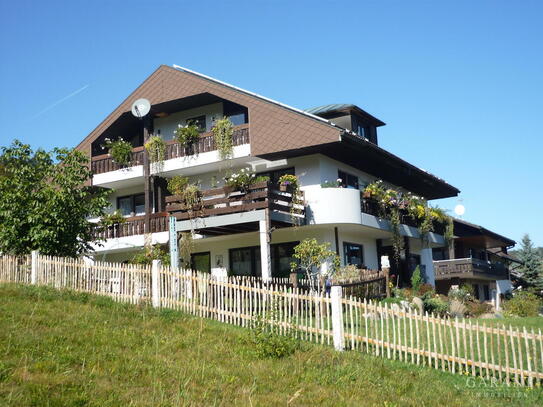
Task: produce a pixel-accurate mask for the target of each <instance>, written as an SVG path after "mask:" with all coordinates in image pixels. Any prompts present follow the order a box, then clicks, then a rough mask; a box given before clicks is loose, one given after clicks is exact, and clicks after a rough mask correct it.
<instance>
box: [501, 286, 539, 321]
mask: <svg viewBox="0 0 543 407" xmlns="http://www.w3.org/2000/svg"><path fill="white" fill-rule="evenodd" d="M540 308H541V300H540V299H539V298H538V297H537V296H536V295H535V294H532V293H529V292H526V291H519V292H517V293H515V294H514V295H513V297H512V298H511V299H510V300H509V301H506V302H505V303H504V305H503V310H504V313H505V315H507V316H515V317H536V316H537V315H539V310H540Z"/></svg>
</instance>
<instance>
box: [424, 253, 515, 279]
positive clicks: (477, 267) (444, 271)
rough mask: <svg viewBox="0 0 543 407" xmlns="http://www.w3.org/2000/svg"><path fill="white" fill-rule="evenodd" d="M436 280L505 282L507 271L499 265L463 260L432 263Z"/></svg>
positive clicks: (476, 260) (475, 260) (507, 277)
mask: <svg viewBox="0 0 543 407" xmlns="http://www.w3.org/2000/svg"><path fill="white" fill-rule="evenodd" d="M434 270H435V276H436V280H447V279H451V278H461V279H477V280H507V279H509V271H508V269H507V267H506V266H505V265H503V264H501V263H492V262H488V261H484V260H479V259H473V258H465V259H451V260H436V261H434Z"/></svg>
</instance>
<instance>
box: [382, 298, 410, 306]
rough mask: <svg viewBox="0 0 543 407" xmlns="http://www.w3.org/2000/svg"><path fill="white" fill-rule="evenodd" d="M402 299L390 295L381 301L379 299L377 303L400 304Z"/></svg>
mask: <svg viewBox="0 0 543 407" xmlns="http://www.w3.org/2000/svg"><path fill="white" fill-rule="evenodd" d="M402 301H404V300H403V299H402V298H399V297H390V298H383V299H382V300H381V301H379V303H380V304H381V305H385V304H388V305H392V304H398V305H400V303H401V302H402Z"/></svg>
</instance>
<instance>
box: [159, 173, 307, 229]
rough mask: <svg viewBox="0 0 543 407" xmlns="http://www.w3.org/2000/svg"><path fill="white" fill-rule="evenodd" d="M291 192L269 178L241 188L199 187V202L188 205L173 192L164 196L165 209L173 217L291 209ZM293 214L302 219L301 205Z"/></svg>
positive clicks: (185, 217)
mask: <svg viewBox="0 0 543 407" xmlns="http://www.w3.org/2000/svg"><path fill="white" fill-rule="evenodd" d="M292 198H293V197H292V193H290V192H281V191H279V190H278V189H276V187H275V186H273V185H272V184H271V183H270V182H267V181H263V182H258V183H256V184H253V185H251V186H250V187H248V188H247V190H244V191H240V190H238V191H236V190H233V189H232V188H229V187H223V188H215V189H209V190H205V191H202V192H201V193H200V202H199V203H198V204H197V205H195V206H193V207H191V208H189V207H187V206H186V205H185V204H184V203H183V201H182V200H181V198H180V197H179V196H177V195H174V196H169V197H166V211H168V213H169V214H170V215H171V216H175V217H176V218H177V220H186V219H191V218H205V217H209V216H221V215H226V214H231V213H240V212H249V211H254V210H257V209H270V210H273V211H277V212H283V213H288V214H290V213H291V208H292V207H293V202H292ZM295 212H296V213H295V216H296V217H298V218H300V220H303V219H304V208H303V206H302V205H299V206H297V207H296V211H295Z"/></svg>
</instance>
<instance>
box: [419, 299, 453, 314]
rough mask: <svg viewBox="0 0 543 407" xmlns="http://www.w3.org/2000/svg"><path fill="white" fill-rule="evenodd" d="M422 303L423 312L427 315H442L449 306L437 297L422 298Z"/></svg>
mask: <svg viewBox="0 0 543 407" xmlns="http://www.w3.org/2000/svg"><path fill="white" fill-rule="evenodd" d="M422 301H423V303H424V310H425V311H428V312H429V313H434V314H436V315H444V314H445V313H446V312H447V311H448V309H449V304H447V302H446V301H444V300H443V299H442V298H441V297H440V296H438V295H436V296H434V297H429V296H427V297H426V298H425V299H424V298H423V300H422Z"/></svg>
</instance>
